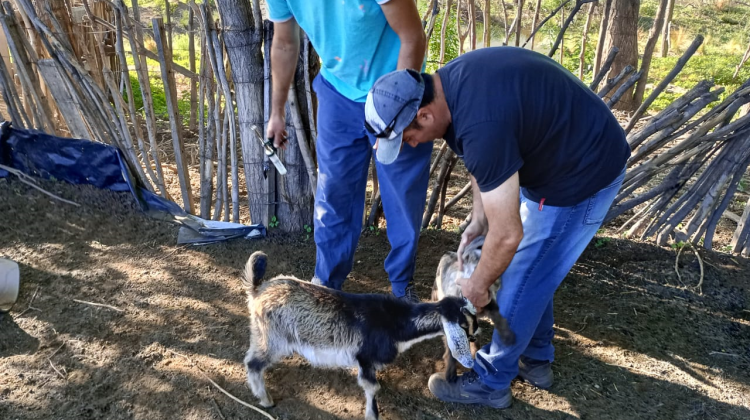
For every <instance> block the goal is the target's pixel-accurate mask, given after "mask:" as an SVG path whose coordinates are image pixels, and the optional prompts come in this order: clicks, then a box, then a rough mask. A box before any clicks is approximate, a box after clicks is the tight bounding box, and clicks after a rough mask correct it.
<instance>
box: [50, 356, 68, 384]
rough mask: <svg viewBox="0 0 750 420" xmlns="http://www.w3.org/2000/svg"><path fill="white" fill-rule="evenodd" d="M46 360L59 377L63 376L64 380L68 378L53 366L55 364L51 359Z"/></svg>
mask: <svg viewBox="0 0 750 420" xmlns="http://www.w3.org/2000/svg"><path fill="white" fill-rule="evenodd" d="M47 361H48V362H49V365H50V366H52V369H53V370H54V371H55V372H56V373H57V374H58V375H60V377H61V378H63V379H64V380H66V381H67V380H68V378H66V377H65V375H63V374H62V372H60V371H59V370H58V369H57V368H56V367H55V365H54V364H53V363H52V360H51V359H47Z"/></svg>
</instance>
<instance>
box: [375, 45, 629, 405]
mask: <svg viewBox="0 0 750 420" xmlns="http://www.w3.org/2000/svg"><path fill="white" fill-rule="evenodd" d="M365 116H366V119H367V120H366V124H365V125H366V127H367V128H368V129H369V130H370V131H371V132H372V133H373V134H375V135H376V137H377V138H378V143H377V147H378V157H380V156H389V155H397V154H398V153H399V151H400V149H401V147H402V145H403V143H408V144H409V145H410V146H412V147H414V146H417V145H418V144H421V143H424V142H429V141H432V140H433V139H436V138H444V139H445V141H446V142H448V145H449V146H450V147H451V149H453V151H455V152H456V153H457V154H458V155H459V156H461V157H462V158H463V159H464V162H465V164H466V167H467V169H468V170H469V172H470V173H471V179H472V186H473V188H472V190H473V194H474V208H473V216H472V221H471V223H470V224H469V226H468V227H467V228H466V231H464V233H463V235H462V237H461V244H460V246H459V252H458V254H459V255H461V254H462V250H463V248H464V247H465V246H466V245H467V244H468V243H469V242H471V241H472V240H473V239H474V238H476V237H477V236H479V235H486V239H485V243H484V246H483V249H482V258H481V260H480V262H479V265H478V266H477V269H476V270H475V271H474V273H473V274H472V275H471V277H470V278H468V279H463V280H462V281H461V290H462V292H463V295H464V296H465V297H466V298H467V299H469V300H470V301H471V302H472V303H473V304H474V305H475V306H477V307H483V306H485V305H486V304H487V303H488V302H489V300H490V296H489V291H488V290H489V286H490V285H491V284H492V283H493V282H494V281H495V280H496V279H497V278H498V277H500V276H502V288H501V289H500V291H499V292H498V295H497V301H498V303H499V305H500V311H501V313H502V315H503V316H505V317H506V318H507V319H508V322H509V325H510V329H511V330H512V331H513V332H514V333H515V336H516V342H515V344H513V345H504V344H503V343H502V342H501V341H500V337H499V336H498V334H497V332H495V334H494V336H493V338H492V342H491V343H490V344H488V345H486V346H485V347H484V348H482V349H481V350H480V351H478V352H477V356H476V363H475V365H474V366H475V367H474V370H472V371H470V372H467V373H465V374H463V375H461V376H460V377H459V379H458V381H456V382H455V383H449V382H447V381H446V380H445V378H444V377H443V376H442V374H434V375H432V377H430V381H429V387H430V391H432V393H433V394H435V396H437V397H438V398H440V399H441V400H443V401H450V402H462V403H476V404H484V405H489V406H492V407H496V408H505V407H508V406H510V404H511V400H512V396H511V392H510V382H511V380H512V379H513V378H515V377H516V376H518V375H520V376H521V377H522V378H523V379H525V380H527V381H528V382H530V383H532V384H533V385H535V386H537V387H540V388H548V387H550V386H551V385H552V369H551V363H552V361H553V359H554V348H553V346H552V336H553V330H552V325H553V323H554V320H553V316H552V298H553V295H554V293H555V290H556V289H557V287H558V286H559V285H560V283H561V282H562V280H563V278H565V276H566V275H567V273H568V271H570V269H571V268H572V266H573V264H574V263H575V262H576V260H577V259H578V257H579V256H580V255H581V253H582V252H583V250H584V248H586V245H587V244H588V243H589V242H590V241H591V239H592V238H593V237H594V234H595V233H596V231H597V229H598V228H599V226H600V225H601V223H602V220H603V219H604V216H605V215H606V213H607V210H608V209H609V207H610V205H611V204H612V201H613V200H614V198H615V196H616V194H617V192H618V190H619V188H620V186H621V184H622V179H623V175H624V167H625V162H626V160H627V158H628V156H630V148H629V147H628V144H627V142H626V141H625V135H624V132H623V130H622V129H621V128H620V125H619V124H618V122H617V120H616V119H615V118H614V116H613V115H612V113H611V112H610V111H609V109H608V108H607V107H606V106H605V104H604V103H603V102H602V100H601V99H600V98H599V97H597V96H596V95H595V94H594V93H593V92H592V91H591V90H589V89H588V88H587V87H586V86H585V85H584V84H582V83H581V81H580V80H578V79H577V78H576V77H575V76H573V75H572V74H571V73H570V72H569V71H568V70H566V69H565V68H563V67H562V66H560V65H558V64H557V63H556V62H555V61H553V60H552V59H550V58H548V57H546V56H543V55H541V54H538V53H535V52H533V51H529V50H524V49H520V48H513V47H499V48H485V49H481V50H477V51H474V52H470V53H467V54H464V55H462V56H460V57H459V58H457V59H455V60H453V61H451V62H450V63H448V64H447V65H446V66H445V67H443V68H442V69H440V70H438V72H437V73H436V74H434V75H427V74H422V75H420V74H418V73H417V72H414V71H406V70H404V71H398V72H392V73H389V74H387V75H385V76H383V77H381V78H380V79H379V80H378V81H377V82H376V83H375V85H374V86H373V88H372V89H371V90H370V93H369V94H368V98H367V102H366V105H365ZM401 134H402V135H403V139H402V136H401ZM519 193H520V194H519ZM519 202H520V207H519Z"/></svg>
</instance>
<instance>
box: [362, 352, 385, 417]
mask: <svg viewBox="0 0 750 420" xmlns="http://www.w3.org/2000/svg"><path fill="white" fill-rule="evenodd" d="M357 383H359V386H361V387H362V389H364V390H365V398H366V400H367V402H366V406H365V420H377V419H378V402H377V400H376V399H375V394H377V392H378V390H379V389H380V384H379V383H378V380H377V378H376V377H375V368H374V367H373V366H372V364H371V363H366V362H364V363H363V362H362V361H360V362H359V374H358V375H357Z"/></svg>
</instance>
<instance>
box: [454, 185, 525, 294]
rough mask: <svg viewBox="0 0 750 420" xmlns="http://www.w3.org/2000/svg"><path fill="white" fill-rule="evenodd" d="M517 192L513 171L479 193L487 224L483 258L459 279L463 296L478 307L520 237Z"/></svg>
mask: <svg viewBox="0 0 750 420" xmlns="http://www.w3.org/2000/svg"><path fill="white" fill-rule="evenodd" d="M518 194H519V185H518V173H515V174H513V175H512V176H511V177H510V178H508V180H506V181H505V182H504V183H502V184H501V185H500V186H498V187H497V188H495V189H494V190H492V191H487V192H483V193H481V203H482V206H483V211H484V215H485V217H486V219H485V220H487V226H488V230H487V234H486V237H485V241H484V245H483V246H482V258H480V259H479V264H477V268H476V270H474V273H472V275H471V278H470V279H467V280H462V282H461V292H462V293H463V295H464V297H465V298H467V299H469V301H470V302H471V303H473V304H474V306H476V307H477V308H480V307H483V306H486V305H487V303H489V301H490V300H489V299H490V298H489V293H488V290H489V288H490V286H492V284H493V283H495V281H497V279H498V278H499V277H500V276H501V275H502V274H503V272H505V269H506V268H508V265H509V264H510V262H511V260H513V256H514V255H515V253H516V250H517V249H518V245H519V244H520V243H521V239H522V238H523V224H522V223H521V215H520V212H519V197H518ZM475 201H476V200H475ZM474 214H476V207H475V209H474ZM467 230H468V229H467Z"/></svg>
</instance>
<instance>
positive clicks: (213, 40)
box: [200, 4, 240, 222]
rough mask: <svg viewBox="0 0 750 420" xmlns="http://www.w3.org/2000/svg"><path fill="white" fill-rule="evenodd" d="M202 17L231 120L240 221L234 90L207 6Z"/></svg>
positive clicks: (234, 207)
mask: <svg viewBox="0 0 750 420" xmlns="http://www.w3.org/2000/svg"><path fill="white" fill-rule="evenodd" d="M200 9H201V15H202V18H203V20H204V21H205V25H206V39H207V41H206V53H207V55H208V56H209V59H210V62H211V66H212V67H213V70H214V74H216V79H217V80H218V82H219V85H220V86H221V89H222V90H223V93H224V112H225V113H226V115H227V116H228V118H229V123H228V125H229V135H230V137H229V156H230V159H231V175H232V210H233V211H232V220H233V221H234V222H239V221H240V208H239V201H240V200H239V175H238V171H237V123H236V119H235V114H234V101H232V90H231V89H230V88H229V80H228V79H227V74H226V68H225V67H224V48H223V45H222V44H221V42H220V40H219V36H218V34H217V33H216V28H215V27H214V23H213V17H212V16H211V11H210V9H209V8H208V7H207V6H206V4H202V5H201V8H200Z"/></svg>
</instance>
